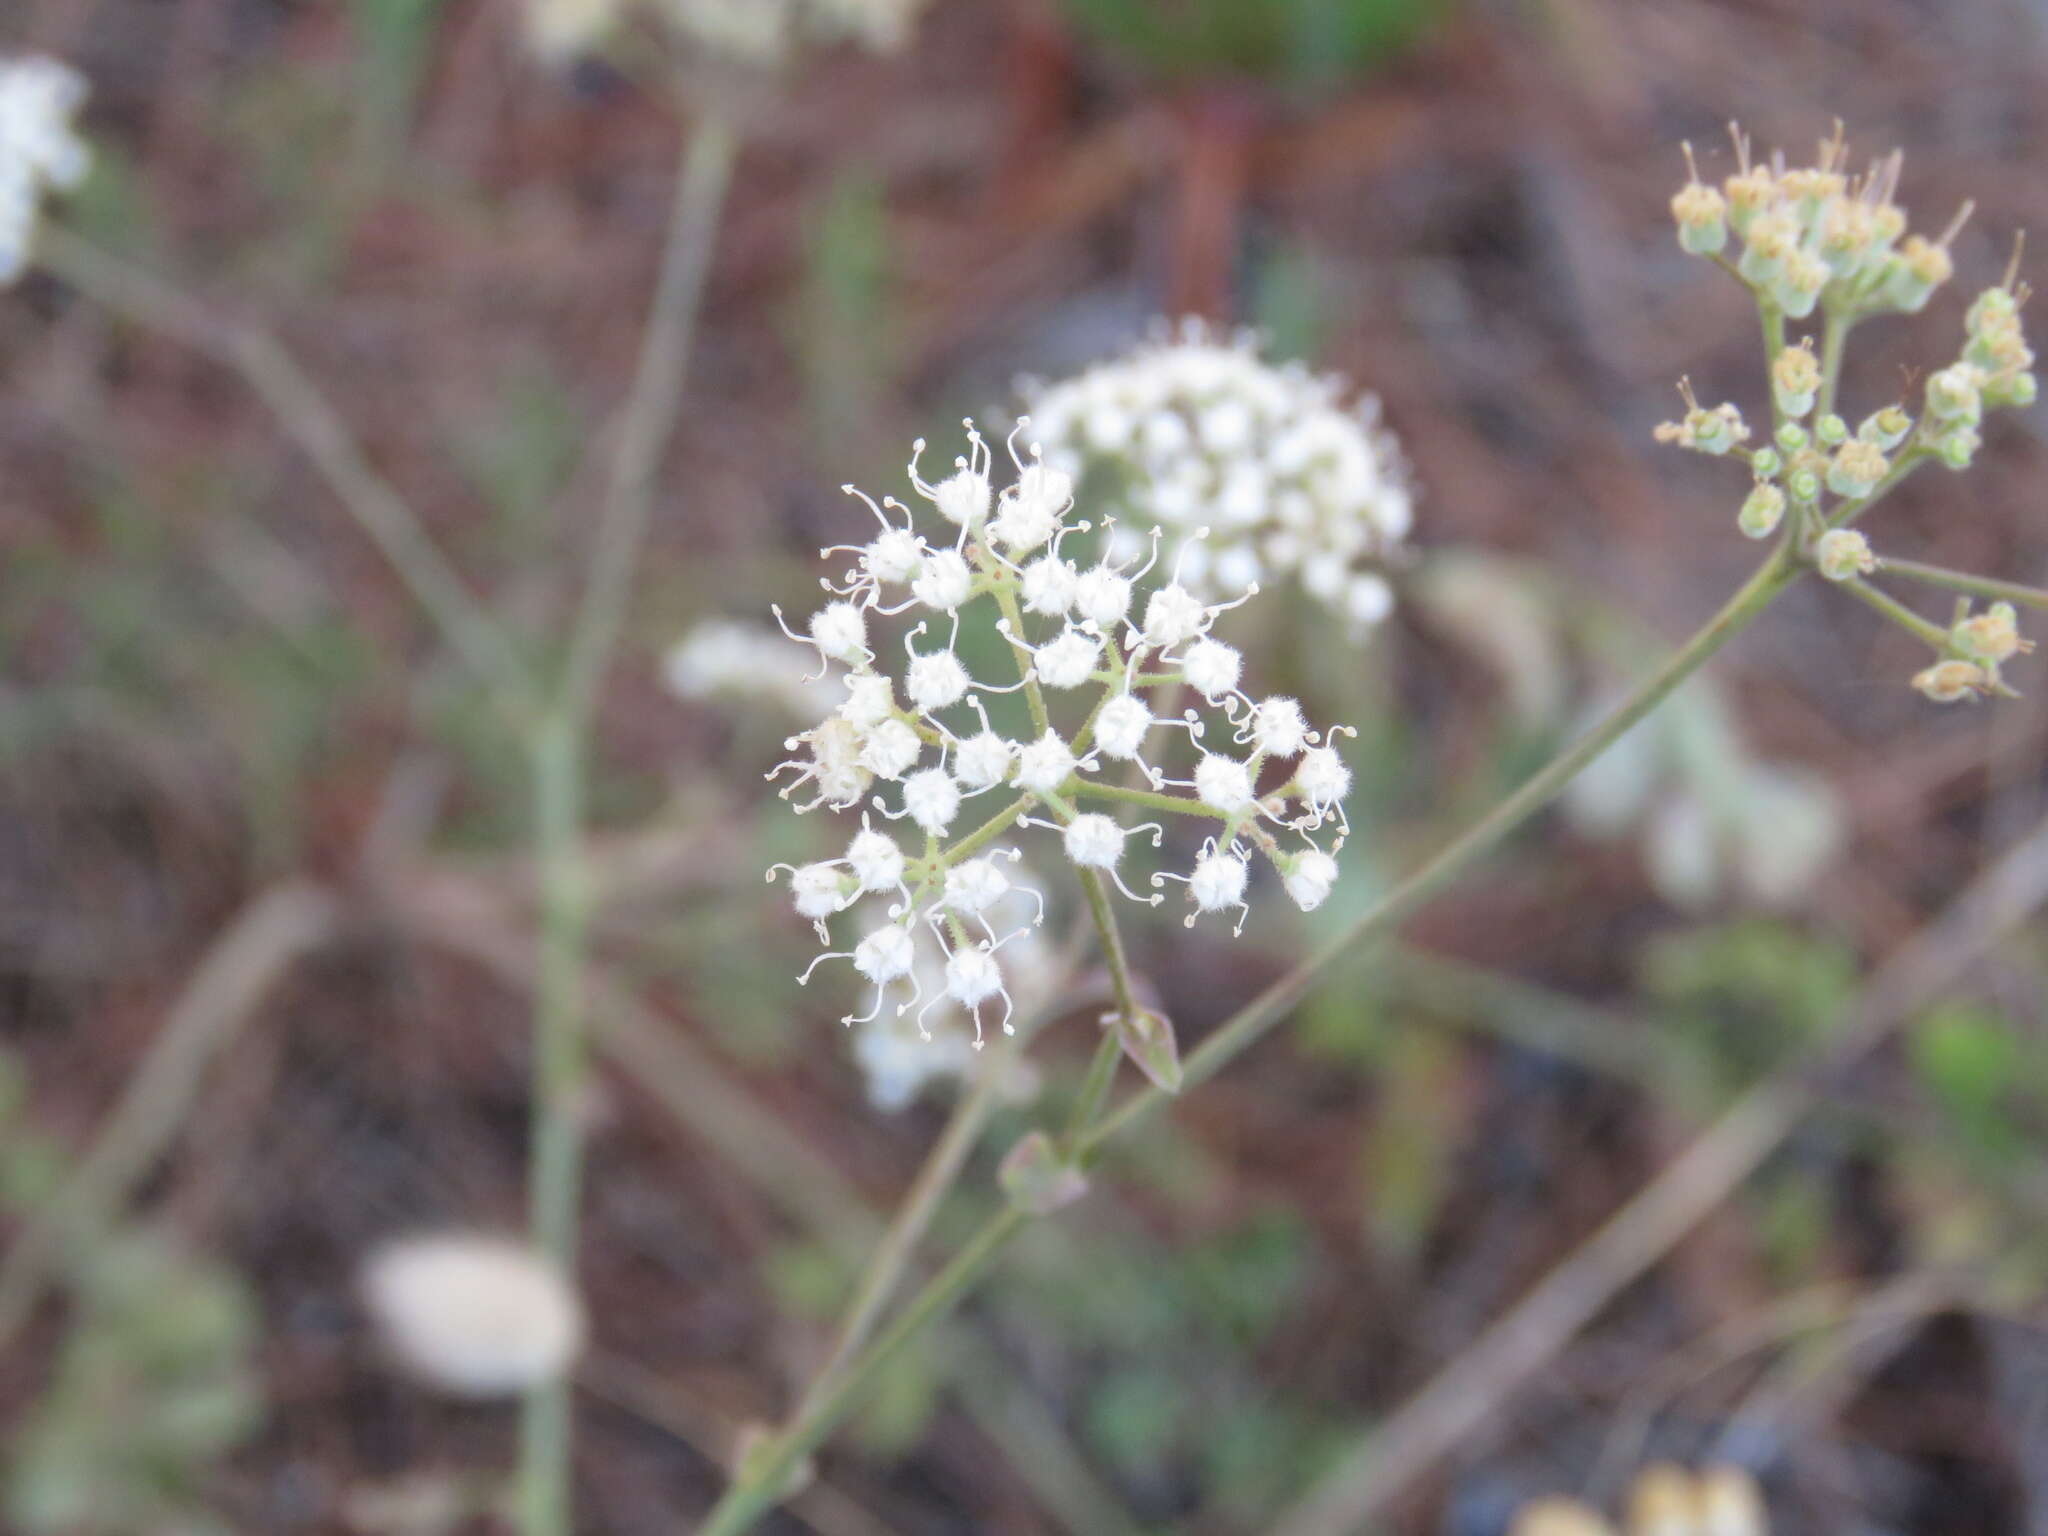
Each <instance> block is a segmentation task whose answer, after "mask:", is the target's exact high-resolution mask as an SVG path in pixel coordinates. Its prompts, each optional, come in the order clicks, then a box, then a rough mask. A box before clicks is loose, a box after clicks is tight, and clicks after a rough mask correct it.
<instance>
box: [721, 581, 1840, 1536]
mask: <svg viewBox="0 0 2048 1536" xmlns="http://www.w3.org/2000/svg"><path fill="white" fill-rule="evenodd" d="M1801 574H1802V570H1801V567H1800V566H1799V564H1798V562H1797V561H1796V559H1795V558H1794V557H1793V555H1792V553H1791V552H1790V551H1789V550H1788V549H1786V548H1784V547H1782V546H1781V547H1780V548H1778V549H1777V550H1775V551H1774V552H1773V553H1772V555H1771V556H1770V558H1769V559H1767V560H1766V561H1765V562H1764V563H1763V564H1762V565H1761V566H1759V567H1758V568H1757V570H1756V572H1755V573H1754V574H1753V575H1752V576H1751V577H1750V578H1749V580H1748V581H1747V582H1745V583H1744V584H1743V585H1742V587H1741V588H1740V589H1739V590H1738V591H1737V592H1736V593H1735V595H1734V596H1733V597H1731V598H1730V599H1729V600H1728V601H1727V603H1726V604H1725V605H1723V607H1722V608H1721V611H1720V612H1719V613H1717V614H1715V615H1714V617H1713V618H1711V619H1709V620H1708V621H1707V623H1706V625H1705V626H1704V627H1702V628H1701V629H1700V631H1699V632H1698V633H1697V634H1695V635H1694V636H1693V637H1692V638H1691V639H1690V640H1688V641H1687V642H1686V643H1685V644H1684V645H1683V646H1681V647H1680V648H1679V649H1678V650H1677V651H1676V652H1675V653H1674V654H1673V655H1672V656H1671V657H1670V659H1669V660H1667V661H1666V662H1665V663H1664V665H1663V666H1661V667H1660V668H1658V669H1657V671H1656V672H1655V673H1654V674H1652V675H1651V676H1650V677H1648V678H1646V679H1644V680H1643V681H1642V682H1641V683H1640V684H1638V685H1637V687H1636V689H1635V691H1634V692H1633V693H1631V694H1630V695H1629V697H1628V698H1627V699H1625V700H1624V701H1623V702H1622V703H1621V704H1620V705H1618V706H1617V707H1616V708H1615V709H1614V710H1613V711H1611V712H1610V713H1609V714H1608V715H1607V716H1606V717H1605V718H1604V719H1603V720H1601V722H1600V723H1599V724H1598V725H1597V726H1595V727H1594V728H1593V729H1592V730H1591V731H1590V732H1588V733H1587V734H1586V736H1585V737H1583V738H1582V739H1581V740H1579V741H1578V742H1576V743H1574V744H1573V745H1572V746H1571V747H1570V748H1568V749H1567V750H1566V751H1564V752H1562V753H1560V754H1559V755H1558V756H1557V757H1556V758H1554V759H1552V760H1551V762H1550V763H1549V764H1548V765H1547V766H1545V767H1544V768H1542V769H1541V770H1539V771H1538V772H1537V773H1536V775H1535V776H1534V777H1533V778H1531V779H1529V780H1528V781H1527V782H1526V783H1524V784H1523V785H1522V787H1521V788H1520V789H1518V790H1516V791H1515V792H1514V793H1513V794H1512V795H1510V796H1509V797H1508V798H1507V799H1506V800H1503V801H1502V802H1501V803H1500V804H1499V805H1498V806H1496V807H1495V808H1494V809H1493V810H1492V811H1490V812H1489V813H1488V814H1487V815H1485V816H1484V817H1482V818H1480V820H1479V821H1478V822H1477V823H1475V824H1474V825H1473V826H1472V827H1471V828H1470V829H1468V830H1467V831H1466V832H1465V833H1464V834H1463V835H1461V836H1460V837H1458V838H1457V839H1455V840H1454V841H1453V842H1452V843H1451V844H1450V846H1449V847H1447V848H1445V849H1444V850H1443V851H1442V852H1441V853H1439V854H1438V855H1437V856H1436V857H1435V858H1434V859H1432V860H1430V861H1429V863H1427V864H1425V865H1424V866H1423V867H1422V868H1421V869H1419V870H1417V871H1416V872H1415V873H1414V874H1412V875H1410V876H1409V877H1408V878H1407V879H1406V880H1404V881H1402V882H1401V884H1400V885H1398V886H1397V887H1395V889H1394V890H1392V891H1391V892H1389V893H1388V894H1387V895H1386V896H1384V897H1382V898H1381V899H1380V901H1379V902H1377V903H1376V904H1375V905H1374V906H1372V907H1371V908H1370V909H1368V910H1367V911H1366V912H1365V913H1364V914H1362V915H1361V916H1360V917H1359V918H1358V919H1357V920H1356V921H1354V922H1353V923H1352V924H1351V926H1350V927H1349V928H1347V929H1346V930H1345V931H1344V932H1343V933H1341V934H1339V935H1338V936H1337V937H1336V938H1334V939H1332V940H1331V941H1329V942H1328V943H1326V944H1324V945H1323V946H1322V947H1321V948H1320V949H1318V950H1317V951H1316V952H1315V953H1314V954H1313V955H1311V956H1310V957H1309V958H1308V959H1307V960H1305V961H1303V962H1302V963H1301V964H1300V965H1298V966H1296V967H1295V968H1294V969H1293V970H1291V971H1289V972H1288V973H1287V974H1286V975H1285V976H1283V977H1281V978H1280V979H1279V980H1278V981H1276V982H1274V983H1273V984H1272V985H1271V986H1269V987H1267V988H1266V990H1265V991H1264V992H1262V993H1260V994H1259V996H1258V997H1256V998H1254V999H1253V1000H1252V1001H1251V1002H1250V1003H1248V1004H1247V1005H1246V1006H1245V1007H1244V1008H1242V1009H1240V1010H1239V1011H1238V1012H1237V1013H1236V1014H1235V1015H1234V1016H1233V1017H1232V1018H1231V1019H1230V1020H1229V1021H1228V1022H1227V1023H1225V1024H1224V1025H1223V1026H1222V1027H1221V1028H1219V1029H1218V1030H1217V1031H1216V1032H1215V1033H1214V1034H1213V1035H1211V1036H1210V1037H1209V1038H1208V1039H1207V1040H1206V1041H1204V1042H1203V1044H1202V1047H1201V1048H1200V1049H1199V1050H1197V1051H1195V1052H1194V1053H1192V1054H1191V1055H1190V1056H1189V1057H1188V1058H1187V1060H1186V1062H1185V1063H1184V1066H1183V1087H1184V1088H1185V1087H1186V1086H1188V1085H1192V1084H1194V1083H1197V1082H1200V1081H1202V1080H1204V1079H1205V1078H1208V1077H1211V1076H1214V1075H1215V1073H1216V1072H1217V1071H1218V1070H1219V1069H1220V1068H1221V1067H1222V1066H1223V1065H1224V1064H1225V1063H1226V1062H1228V1061H1229V1060H1231V1059H1232V1058H1233V1057H1235V1056H1236V1055H1238V1054H1239V1053H1240V1052H1241V1051H1243V1050H1244V1049H1245V1048H1246V1047H1247V1046H1249V1045H1250V1044H1252V1042H1253V1041H1255V1040H1257V1039H1259V1038H1260V1037H1261V1036H1262V1035H1264V1034H1265V1033H1266V1032H1267V1031H1268V1030H1270V1029H1271V1028H1272V1027H1273V1025H1274V1024H1275V1023H1276V1022H1278V1020H1279V1019H1280V1018H1281V1017H1282V1016H1283V1014H1284V1013H1285V1011H1286V1010H1287V1009H1288V1008H1289V1007H1291V1006H1292V1005H1293V1004H1294V1003H1295V1002H1296V1001H1297V1000H1298V999H1299V998H1300V997H1301V996H1302V995H1303V994H1304V993H1305V992H1306V991H1307V990H1308V988H1309V986H1310V985H1311V984H1312V983H1313V982H1315V981H1316V980H1317V979H1319V978H1320V977H1321V976H1322V975H1323V973H1324V972H1326V971H1328V970H1329V969H1330V968H1331V967H1332V966H1333V965H1334V964H1335V963H1336V962H1337V961H1338V960H1340V959H1343V958H1346V957H1348V956H1350V955H1352V954H1355V953H1357V952H1359V951H1360V950H1362V949H1363V948H1364V947H1365V946H1366V945H1368V944H1369V943H1371V942H1372V941H1374V940H1377V939H1379V938H1381V937H1383V936H1384V935H1385V934H1386V933H1387V932H1388V931H1389V930H1391V929H1392V928H1393V927H1394V926H1395V925H1396V924H1398V923H1400V922H1401V921H1402V920H1403V919H1405V918H1406V917H1408V916H1409V915H1410V914H1411V913H1413V912H1414V911H1415V910H1416V909H1417V908H1418V907H1420V906H1421V905H1422V904H1423V903H1424V902H1426V901H1427V900H1428V899H1429V898H1430V897H1431V896H1433V895H1435V894H1436V893H1437V892H1438V891H1440V890H1442V889H1443V887H1444V886H1446V885H1448V884H1449V883H1450V882H1451V881H1452V880H1453V879H1455V878H1456V877H1457V876H1458V875H1460V874H1462V873H1463V872H1464V871H1465V870H1466V869H1468V868H1469V867H1471V866H1472V865H1473V864H1474V863H1475V862H1476V861H1477V860H1478V859H1479V858H1480V856H1481V855H1483V854H1485V853H1487V852H1489V851H1490V850H1491V849H1492V848H1493V847H1494V846H1495V845H1496V844H1498V843H1499V842H1501V841H1502V839H1504V838H1505V837H1506V836H1507V835H1508V834H1509V833H1511V832H1513V831H1514V830H1515V829H1516V828H1517V827H1519V826H1520V825H1521V824H1522V823H1523V822H1525V821H1527V820H1528V819H1529V818H1530V817H1531V816H1533V815H1534V814H1535V813H1536V812H1537V811H1539V810H1540V809H1542V808H1543V807H1544V806H1545V805H1547V804H1548V803H1549V802H1550V801H1551V800H1552V799H1554V798H1555V797H1556V796H1557V794H1558V793H1559V792H1560V791H1562V790H1563V788H1564V787H1565V785H1566V784H1568V783H1570V782H1571V780H1572V779H1573V778H1574V777H1575V776H1576V775H1577V774H1578V773H1579V771H1580V770H1581V769H1583V768H1584V767H1585V766H1586V765H1587V764H1589V763H1591V762H1592V761H1593V759H1595V758H1596V757H1598V756H1599V755H1600V754H1601V753H1602V752H1604V751H1605V750H1606V749H1607V748H1608V747H1610V746H1612V745H1613V744H1614V742H1615V741H1616V740H1618V739H1619V738H1620V737H1621V736H1622V735H1624V734H1625V733H1626V732H1627V731H1628V730H1629V728H1630V727H1632V726H1633V725H1635V724H1636V722H1638V721H1639V720H1641V719H1642V718H1643V717H1644V716H1645V715H1647V714H1649V713H1650V711H1651V710H1653V709H1655V708H1656V707H1657V706H1658V705H1659V704H1660V703H1662V702H1663V701H1664V699H1665V698H1667V697H1668V696H1669V695H1670V694H1671V692H1672V690H1674V689H1675V688H1677V687H1678V685H1679V684H1680V683H1682V682H1684V681H1685V680H1686V679H1687V678H1688V677H1690V676H1691V675H1692V674H1693V673H1694V672H1696V671H1698V670H1699V668H1700V667H1701V666H1702V665H1704V664H1705V662H1706V661H1707V660H1708V658H1710V657H1711V656H1713V655H1714V654H1715V653H1716V652H1717V651H1719V650H1720V649H1721V648H1722V647H1723V646H1724V645H1726V644H1727V643H1728V642H1729V641H1730V640H1732V639H1733V638H1734V637H1735V636H1736V635H1737V634H1739V633H1741V632H1742V630H1743V629H1744V628H1746V627H1747V626H1748V624H1749V623H1750V621H1751V620H1753V619H1754V618H1756V616H1757V615H1758V614H1760V613H1761V612H1763V610H1764V609H1765V608H1766V607H1768V606H1769V605H1770V603H1771V602H1772V600H1773V599H1775V598H1776V597H1777V596H1778V594H1779V593H1781V592H1782V591H1784V590H1785V588H1786V587H1787V586H1789V585H1791V583H1792V582H1794V581H1795V580H1797V579H1798V578H1799V577H1800V575H1801ZM1166 1098H1167V1095H1166V1094H1165V1093H1164V1092H1163V1091H1162V1090H1160V1089H1158V1088H1156V1087H1148V1088H1146V1089H1145V1090H1144V1091H1143V1092H1141V1093H1139V1094H1137V1095H1135V1096H1134V1097H1132V1098H1131V1099H1129V1100H1127V1101H1126V1102H1125V1103H1124V1104H1123V1105H1122V1106H1121V1107H1120V1108H1118V1109H1117V1110H1115V1111H1113V1112H1111V1113H1109V1114H1107V1115H1105V1116H1103V1117H1102V1118H1101V1119H1099V1120H1097V1121H1096V1122H1095V1123H1094V1125H1093V1127H1092V1128H1091V1129H1089V1130H1088V1131H1086V1132H1085V1133H1084V1134H1082V1135H1081V1136H1080V1137H1079V1138H1078V1140H1077V1141H1076V1142H1075V1143H1074V1144H1073V1149H1072V1150H1073V1151H1074V1153H1075V1155H1076V1156H1078V1157H1080V1158H1082V1159H1084V1160H1085V1159H1087V1158H1089V1157H1091V1156H1092V1155H1093V1154H1095V1153H1096V1152H1098V1151H1099V1150H1100V1149H1101V1148H1102V1147H1103V1146H1104V1145H1105V1144H1106V1143H1107V1142H1108V1141H1109V1140H1110V1139H1111V1138H1113V1137H1114V1136H1116V1135H1118V1134H1119V1133H1120V1132H1122V1131H1124V1130H1127V1129H1129V1128H1130V1127H1131V1126H1132V1125H1134V1124H1136V1123H1137V1122H1138V1121H1139V1120H1141V1119H1142V1118H1144V1116H1146V1115H1147V1114H1149V1113H1150V1112H1151V1111H1152V1110H1154V1109H1156V1108H1157V1107H1158V1106H1159V1105H1160V1104H1161V1103H1163V1102H1164V1101H1165V1099H1166ZM1026 1219H1027V1217H1026V1215H1025V1213H1024V1212H1022V1211H1021V1210H1019V1209H1017V1208H1016V1207H1014V1206H1013V1207H1008V1208H1006V1209H1004V1210H1003V1211H1001V1212H1000V1213H998V1214H997V1215H995V1216H993V1217H991V1218H990V1219H989V1220H988V1222H986V1223H985V1224H984V1225H983V1227H982V1228H981V1230H980V1231H979V1232H978V1233H977V1234H976V1235H975V1236H974V1237H973V1238H971V1239H970V1240H969V1241H968V1243H967V1245H966V1246H965V1247H964V1248H962V1249H961V1251H960V1253H959V1254H958V1255H957V1256H956V1257H955V1258H954V1260H953V1261H952V1263H950V1264H949V1265H947V1267H946V1268H945V1270H944V1271H943V1272H942V1273H941V1274H940V1275H939V1276H938V1277H937V1278H936V1279H934V1280H933V1281H932V1282H931V1284H930V1285H928V1286H927V1287H926V1288H925V1289H924V1291H923V1292H921V1293H920V1294H919V1295H918V1296H917V1297H916V1298H914V1299H913V1300H912V1301H911V1302H910V1303H909V1305H908V1306H906V1307H905V1309H904V1311H903V1313H902V1314H901V1315H900V1316H899V1317H898V1319H897V1321H896V1323H895V1324H894V1325H893V1326H892V1327H891V1328H890V1329H889V1330H888V1332H887V1333H886V1334H885V1335H884V1336H883V1337H882V1338H880V1339H878V1340H877V1341H876V1342H875V1343H874V1344H873V1345H871V1346H870V1347H869V1348H868V1349H867V1350H865V1351H863V1352H862V1353H861V1354H860V1355H859V1356H857V1357H856V1358H855V1359H854V1360H853V1361H851V1362H850V1363H849V1364H848V1365H847V1367H846V1369H845V1370H844V1371H843V1372H841V1374H840V1376H839V1378H838V1380H837V1381H836V1382H835V1383H834V1385H833V1387H832V1389H831V1390H830V1391H829V1392H828V1393H826V1394H824V1395H823V1396H822V1397H821V1398H820V1399H819V1401H818V1402H816V1403H815V1404H813V1405H812V1406H811V1410H810V1412H809V1413H808V1414H806V1415H803V1416H800V1417H799V1418H797V1419H796V1420H793V1421H792V1423H791V1424H790V1425H789V1427H788V1428H787V1429H785V1430H784V1431H783V1432H782V1433H781V1434H780V1435H779V1436H777V1437H776V1439H775V1440H774V1441H773V1442H772V1443H771V1444H770V1445H768V1446H766V1447H764V1448H763V1450H762V1452H761V1453H759V1454H757V1456H756V1457H754V1458H753V1459H751V1460H750V1461H749V1462H748V1464H747V1465H746V1466H745V1467H744V1468H743V1469H742V1471H741V1474H740V1476H739V1478H738V1479H737V1480H736V1481H735V1482H734V1483H733V1485H732V1486H731V1487H730V1488H728V1489H727V1491H726V1494H725V1496H724V1497H723V1498H722V1499H720V1500H719V1502H718V1504H717V1506H716V1507H715V1508H714V1509H713V1510H712V1512H711V1514H710V1515H709V1516H708V1517H707V1518H706V1520H705V1522H704V1524H703V1525H702V1526H701V1527H700V1528H699V1536H736V1533H738V1532H741V1531H745V1530H746V1529H748V1528H749V1527H750V1526H751V1525H752V1524H753V1522H754V1521H755V1520H756V1519H757V1518H759V1516H760V1515H761V1514H763V1513H764V1512H765V1511H767V1510H768V1509H769V1508H771V1507H773V1505H774V1504H775V1503H776V1502H777V1501H778V1500H779V1499H780V1498H781V1497H782V1493H783V1490H784V1489H785V1488H786V1485H787V1483H788V1480H789V1477H790V1474H791V1472H792V1471H793V1469H795V1468H796V1467H797V1466H798V1465H799V1463H800V1462H801V1460H802V1458H803V1457H805V1456H807V1455H808V1454H809V1453H810V1452H811V1451H812V1450H814V1449H815V1448H816V1447H817V1446H818V1445H819V1444H820V1443H821V1442H822V1441H823V1440H824V1438H825V1436H826V1435H828V1434H829V1433H830V1432H831V1431H832V1429H833V1427H834V1426H835V1425H836V1424H837V1423H838V1422H839V1419H840V1418H841V1417H842V1416H843V1415H844V1414H845V1413H846V1411H847V1410H848V1409H849V1408H850V1407H851V1406H852V1405H853V1404H854V1403H855V1402H856V1401H857V1400H858V1399H859V1398H860V1396H861V1394H862V1393H864V1392H865V1391H866V1390H868V1388H870V1387H871V1386H872V1385H873V1384H874V1382H875V1381H876V1379H877V1378H878V1377H879V1376H880V1375H881V1373H882V1372H883V1371H884V1370H885V1369H886V1368H887V1366H888V1364H889V1362H890V1360H891V1359H892V1358H893V1357H894V1355H895V1353H896V1351H898V1350H900V1349H901V1348H902V1347H903V1345H904V1344H905V1343H907V1342H908V1341H909V1339H910V1338H911V1337H913V1336H914V1335H915V1333H916V1331H917V1330H918V1329H919V1328H922V1327H923V1326H924V1325H925V1324H926V1323H928V1322H930V1321H932V1320H933V1319H935V1318H937V1317H940V1316H943V1315H944V1314H945V1313H946V1312H947V1311H949V1310H950V1309H951V1308H952V1307H953V1305H954V1304H955V1303H956V1302H958V1301H959V1299H960V1298H961V1296H962V1295H964V1294H965V1293H966V1292H967V1291H968V1290H969V1289H970V1288H971V1287H972V1286H973V1285H974V1284H975V1282H976V1281H977V1280H979V1279H980V1277H981V1274H982V1272H983V1271H984V1270H985V1269H986V1268H987V1267H988V1266H989V1265H990V1264H992V1263H993V1262H994V1260H995V1258H996V1255H997V1254H998V1253H1000V1252H1001V1251H1002V1249H1003V1247H1004V1245H1005V1244H1007V1243H1008V1242H1009V1240H1010V1239H1011V1238H1012V1237H1014V1236H1015V1235H1016V1234H1017V1232H1018V1231H1019V1229H1020V1228H1021V1227H1022V1226H1023V1224H1024V1222H1025V1221H1026Z"/></svg>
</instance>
